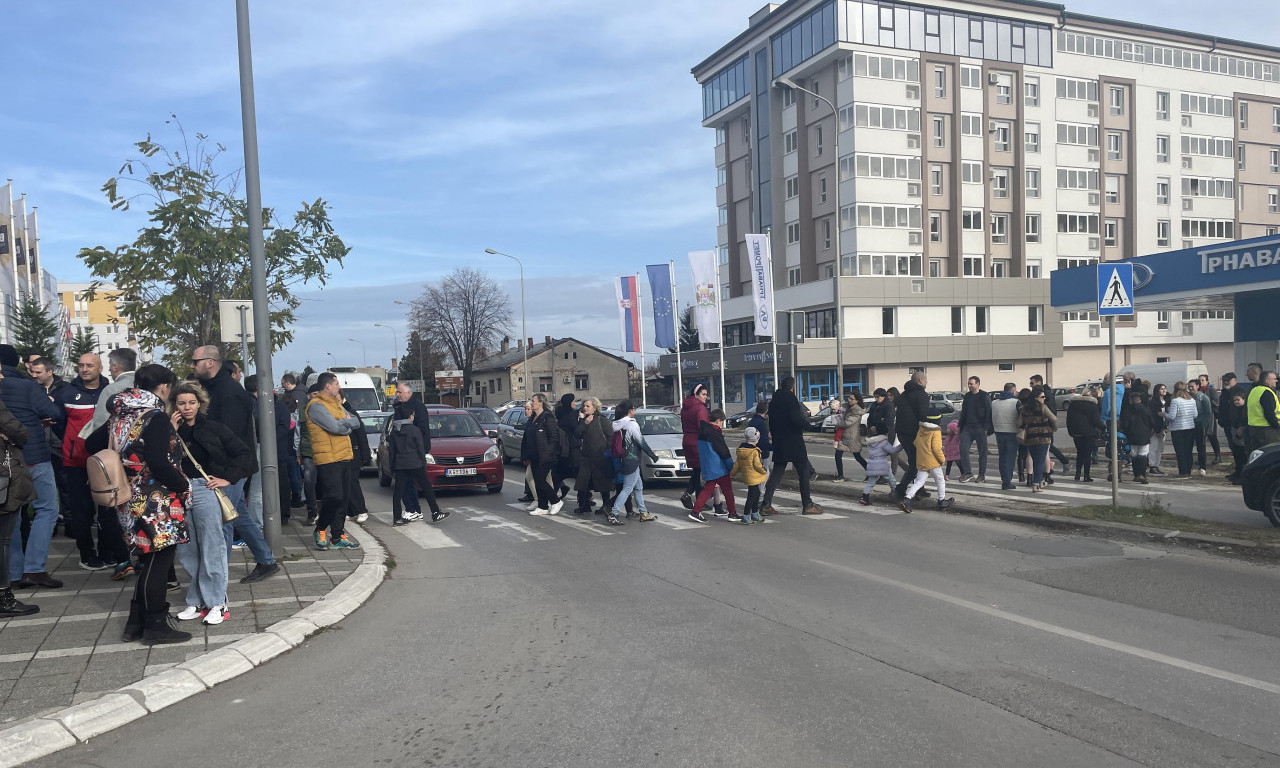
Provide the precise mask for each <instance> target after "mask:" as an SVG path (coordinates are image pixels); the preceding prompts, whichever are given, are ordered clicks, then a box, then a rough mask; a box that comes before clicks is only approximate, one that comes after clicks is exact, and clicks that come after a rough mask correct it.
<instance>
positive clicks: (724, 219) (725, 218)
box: [718, 206, 729, 227]
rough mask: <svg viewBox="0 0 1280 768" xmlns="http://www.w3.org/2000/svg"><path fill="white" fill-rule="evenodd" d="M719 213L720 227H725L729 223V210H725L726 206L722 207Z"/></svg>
mask: <svg viewBox="0 0 1280 768" xmlns="http://www.w3.org/2000/svg"><path fill="white" fill-rule="evenodd" d="M718 213H719V215H720V218H719V221H720V226H722V227H723V226H724V225H726V224H728V223H729V209H728V208H725V207H724V206H720V209H719V211H718Z"/></svg>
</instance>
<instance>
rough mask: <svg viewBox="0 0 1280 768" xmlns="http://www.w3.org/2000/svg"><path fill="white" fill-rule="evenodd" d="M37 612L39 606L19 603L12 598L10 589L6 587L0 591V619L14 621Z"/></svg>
mask: <svg viewBox="0 0 1280 768" xmlns="http://www.w3.org/2000/svg"><path fill="white" fill-rule="evenodd" d="M39 612H40V606H38V605H27V604H26V603H23V602H21V601H19V600H18V599H17V598H16V597H14V596H13V590H12V589H10V588H8V587H5V588H4V589H0V619H16V618H18V617H19V616H30V615H31V614H33V613H39Z"/></svg>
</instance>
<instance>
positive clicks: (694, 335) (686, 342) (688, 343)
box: [671, 304, 702, 352]
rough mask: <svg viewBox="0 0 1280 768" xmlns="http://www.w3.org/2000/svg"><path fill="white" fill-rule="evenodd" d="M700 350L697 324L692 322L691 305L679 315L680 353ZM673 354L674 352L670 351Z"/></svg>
mask: <svg viewBox="0 0 1280 768" xmlns="http://www.w3.org/2000/svg"><path fill="white" fill-rule="evenodd" d="M699 349H702V345H701V344H700V343H699V341H698V324H697V323H695V322H694V320H693V305H692V304H690V305H689V306H687V307H685V308H684V311H683V312H681V313H680V351H681V352H697V351H698V350H699ZM671 351H672V352H675V350H674V349H673V350H671Z"/></svg>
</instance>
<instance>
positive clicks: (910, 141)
mask: <svg viewBox="0 0 1280 768" xmlns="http://www.w3.org/2000/svg"><path fill="white" fill-rule="evenodd" d="M919 148H920V134H918V133H908V134H907V149H919Z"/></svg>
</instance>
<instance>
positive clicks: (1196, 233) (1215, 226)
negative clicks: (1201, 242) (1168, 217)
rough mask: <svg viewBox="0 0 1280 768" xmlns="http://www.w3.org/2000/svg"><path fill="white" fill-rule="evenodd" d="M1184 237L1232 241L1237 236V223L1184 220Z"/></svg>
mask: <svg viewBox="0 0 1280 768" xmlns="http://www.w3.org/2000/svg"><path fill="white" fill-rule="evenodd" d="M1182 236H1183V237H1212V238H1216V239H1219V240H1230V239H1231V238H1233V237H1234V236H1235V222H1234V221H1231V220H1226V221H1223V220H1220V219H1183V220H1182Z"/></svg>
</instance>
